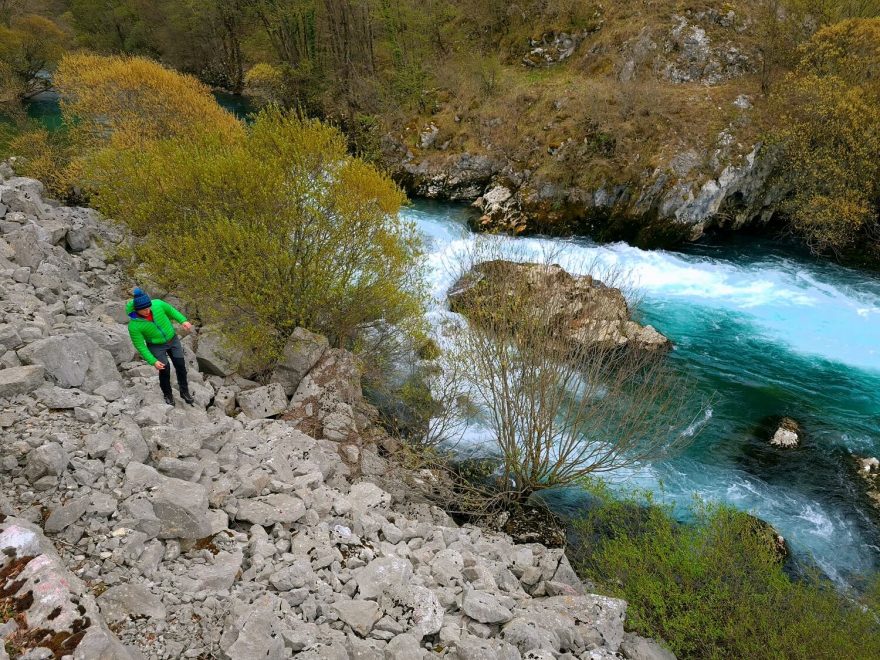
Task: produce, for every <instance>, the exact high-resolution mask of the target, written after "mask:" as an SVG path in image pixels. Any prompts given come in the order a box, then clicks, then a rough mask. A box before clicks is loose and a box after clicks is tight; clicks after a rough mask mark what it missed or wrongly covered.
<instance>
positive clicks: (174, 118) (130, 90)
mask: <svg viewBox="0 0 880 660" xmlns="http://www.w3.org/2000/svg"><path fill="white" fill-rule="evenodd" d="M54 83H55V87H56V89H57V90H58V93H59V94H60V95H61V108H62V112H63V114H64V117H65V119H66V120H67V121H68V125H69V127H70V130H71V132H72V133H73V134H74V141H75V142H77V143H78V144H79V145H80V148H87V147H89V146H94V145H104V144H107V143H108V142H111V141H112V142H114V143H115V144H116V145H117V146H119V147H120V148H128V147H133V146H136V145H137V144H139V143H141V142H144V141H148V140H156V139H161V138H173V137H189V136H193V135H200V134H211V135H217V136H218V137H222V138H225V139H236V138H238V137H240V136H241V134H242V132H243V127H242V125H241V123H240V122H239V121H238V120H237V119H236V118H235V117H234V116H233V115H232V114H230V113H229V112H227V111H226V110H224V109H223V108H221V107H220V106H219V105H217V102H216V101H215V100H214V98H213V96H211V91H210V90H209V89H208V87H207V86H205V85H203V84H202V83H200V82H199V81H198V80H196V79H195V78H193V77H192V76H186V75H181V74H179V73H177V72H175V71H172V70H171V69H167V68H165V67H163V66H162V65H160V64H158V63H157V62H154V61H152V60H149V59H146V58H143V57H122V56H101V55H91V54H86V53H78V54H72V55H67V56H65V57H64V58H63V59H62V60H61V63H60V64H59V66H58V71H57V72H56V74H55V80H54Z"/></svg>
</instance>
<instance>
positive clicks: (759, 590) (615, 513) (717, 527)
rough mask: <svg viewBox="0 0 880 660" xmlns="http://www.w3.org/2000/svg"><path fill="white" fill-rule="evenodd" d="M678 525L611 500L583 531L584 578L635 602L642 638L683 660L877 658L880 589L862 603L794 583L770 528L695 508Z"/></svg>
mask: <svg viewBox="0 0 880 660" xmlns="http://www.w3.org/2000/svg"><path fill="white" fill-rule="evenodd" d="M694 517H695V520H696V522H695V523H694V524H692V525H687V526H684V525H680V524H678V523H677V522H675V521H674V520H673V519H672V517H671V516H670V515H669V512H668V511H667V510H666V509H664V508H662V507H658V506H654V505H651V504H650V502H649V501H648V502H646V501H640V500H638V499H635V498H633V499H631V500H628V501H624V502H615V501H613V500H611V499H610V498H608V497H604V498H603V504H602V505H601V506H600V507H598V508H597V509H596V510H595V511H593V512H592V513H591V514H590V515H589V516H588V517H587V518H586V519H584V520H582V521H580V522H578V523H577V528H578V531H579V532H580V533H581V534H582V535H583V539H584V543H583V544H582V546H581V547H582V550H581V551H580V553H579V555H576V557H575V563H576V566H577V568H578V570H579V571H580V573H581V575H582V576H583V577H585V578H588V579H590V580H592V581H593V582H595V583H597V584H598V585H600V587H601V588H603V589H605V591H606V592H607V593H611V594H613V595H616V596H619V597H621V598H624V599H625V600H626V601H627V602H628V603H629V609H628V611H627V621H628V626H629V628H630V629H632V630H634V631H635V632H637V633H638V634H640V635H644V636H648V637H655V638H659V639H662V640H664V641H665V643H666V644H668V646H669V647H670V648H671V649H672V650H673V651H674V652H675V654H676V655H677V656H678V657H679V658H762V659H763V658H805V659H806V658H810V659H813V658H850V659H856V658H858V659H861V658H865V659H868V658H880V622H878V612H880V588H878V581H877V579H876V577H874V578H873V579H871V580H868V581H867V582H868V587H867V588H866V590H865V592H864V593H863V594H860V595H858V596H856V595H853V594H843V593H841V592H840V591H839V590H838V589H837V588H836V587H835V585H833V584H831V583H830V582H828V581H827V580H824V579H822V578H820V577H819V576H816V575H812V576H808V577H805V578H802V579H797V580H795V579H792V578H791V577H789V575H788V574H786V572H785V571H784V570H783V568H782V566H781V565H780V563H779V560H778V558H777V556H776V555H775V554H774V552H773V549H772V545H771V543H769V541H768V537H767V531H766V528H762V527H761V524H760V523H759V522H758V521H757V520H756V519H754V518H752V517H750V516H748V515H746V514H743V513H741V512H738V511H735V510H733V509H730V508H726V507H721V506H714V505H705V504H700V503H698V504H695V505H694Z"/></svg>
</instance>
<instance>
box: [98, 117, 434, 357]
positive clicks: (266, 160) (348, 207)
mask: <svg viewBox="0 0 880 660" xmlns="http://www.w3.org/2000/svg"><path fill="white" fill-rule="evenodd" d="M87 169H88V177H87V181H88V184H89V187H90V188H91V189H93V190H94V191H95V194H94V196H93V200H94V203H95V204H96V205H97V207H98V208H99V209H101V210H102V211H104V212H105V213H107V214H108V215H110V216H111V217H116V218H119V219H120V220H122V221H123V222H124V223H125V224H126V225H127V226H128V227H129V228H130V229H131V230H132V231H133V233H134V235H135V237H136V239H135V242H134V245H133V250H134V255H135V256H136V259H137V263H138V264H140V265H141V266H142V270H143V273H144V275H146V276H149V277H150V278H151V279H153V280H154V281H156V282H157V283H158V284H159V285H160V286H162V287H163V288H166V289H173V290H174V291H175V292H176V293H177V294H178V295H180V296H182V297H183V298H184V299H186V300H188V301H190V302H191V303H192V304H194V305H195V306H196V307H197V308H198V310H199V314H200V315H201V316H202V317H203V319H205V320H210V321H216V322H219V323H221V324H222V325H223V327H225V328H226V329H227V330H228V332H229V334H230V336H231V337H232V338H233V340H234V341H235V342H236V343H237V344H239V345H242V346H243V347H244V348H246V349H247V350H248V351H249V355H251V356H252V358H253V359H252V363H253V366H255V367H260V366H266V365H267V364H269V363H270V362H271V360H272V359H273V358H274V357H276V356H277V354H278V351H279V350H280V349H281V347H282V346H283V344H284V342H285V341H286V338H287V337H288V336H289V334H290V333H291V332H292V331H293V329H294V328H296V327H298V326H304V327H308V328H311V329H314V330H318V331H320V332H322V333H324V334H326V335H328V336H329V337H331V338H332V340H333V341H334V342H335V343H337V344H339V345H343V344H346V343H348V342H349V341H350V340H351V338H352V337H353V336H354V332H355V331H356V329H357V328H358V327H359V326H360V325H362V324H363V323H365V322H368V321H372V320H376V319H383V320H385V321H387V322H389V323H405V322H406V321H407V320H408V319H410V318H414V317H418V316H419V311H420V282H421V280H420V277H419V269H418V257H419V254H420V242H419V239H418V237H417V234H416V232H415V229H414V228H413V227H412V225H410V224H409V223H408V222H406V221H404V220H402V219H401V218H400V217H399V216H398V210H399V208H400V206H401V204H403V202H404V201H405V197H404V195H403V193H402V192H401V191H400V190H399V189H398V188H397V187H396V186H395V185H394V184H393V183H392V182H391V180H390V179H389V178H387V177H386V176H385V175H383V174H381V173H379V172H378V171H377V170H376V169H374V168H373V167H372V166H370V165H367V164H366V163H364V162H363V161H361V160H359V159H357V158H352V157H350V156H348V154H347V153H346V147H345V140H344V137H343V136H342V134H341V133H339V131H337V130H336V129H334V128H331V127H329V126H326V125H324V124H321V123H320V122H318V121H314V120H307V119H304V118H302V117H299V116H297V115H295V114H284V113H282V112H281V111H279V110H276V109H268V110H265V111H263V112H262V113H260V114H259V115H258V116H257V118H256V119H255V121H254V123H253V125H252V126H251V127H250V128H249V129H248V131H247V133H246V134H245V135H244V137H243V138H242V139H238V140H234V141H230V140H228V139H224V138H222V137H221V136H219V135H208V136H203V135H199V136H196V137H195V138H192V137H190V138H175V139H166V140H159V141H155V142H152V143H149V144H146V145H144V146H142V147H139V148H136V149H120V148H114V147H111V148H108V149H105V150H103V151H101V152H100V153H99V154H97V155H96V157H95V158H94V159H93V160H91V162H90V164H89V167H88V168H87ZM145 172H149V173H150V175H149V176H144V173H145Z"/></svg>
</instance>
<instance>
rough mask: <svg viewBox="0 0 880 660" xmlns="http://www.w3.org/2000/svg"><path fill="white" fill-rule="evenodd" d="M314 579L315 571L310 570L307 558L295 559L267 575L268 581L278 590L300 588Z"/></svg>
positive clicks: (310, 566)
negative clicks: (288, 564)
mask: <svg viewBox="0 0 880 660" xmlns="http://www.w3.org/2000/svg"><path fill="white" fill-rule="evenodd" d="M314 580H315V572H314V571H313V570H312V565H311V562H309V560H308V559H300V560H297V561H295V562H293V563H292V564H291V565H290V566H285V567H284V568H282V569H281V570H279V571H276V572H275V573H273V574H272V575H271V576H270V577H269V582H270V583H271V584H272V586H273V587H275V588H276V589H278V591H293V590H297V589H302V588H303V587H305V586H306V585H308V584H310V583H311V582H313V581H314Z"/></svg>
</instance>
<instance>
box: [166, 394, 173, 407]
mask: <svg viewBox="0 0 880 660" xmlns="http://www.w3.org/2000/svg"><path fill="white" fill-rule="evenodd" d="M165 403H167V404H168V405H169V406H173V405H174V396H172V395H171V394H166V395H165Z"/></svg>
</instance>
